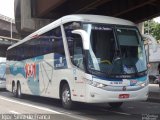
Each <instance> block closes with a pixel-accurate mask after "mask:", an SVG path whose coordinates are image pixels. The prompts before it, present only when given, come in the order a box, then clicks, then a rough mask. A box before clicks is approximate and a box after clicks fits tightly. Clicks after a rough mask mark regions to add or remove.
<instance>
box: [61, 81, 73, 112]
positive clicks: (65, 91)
mask: <svg viewBox="0 0 160 120" xmlns="http://www.w3.org/2000/svg"><path fill="white" fill-rule="evenodd" d="M61 99H62V105H63V107H64V108H66V109H71V108H72V107H73V102H72V100H71V92H70V88H69V85H68V84H64V85H63V87H62V93H61Z"/></svg>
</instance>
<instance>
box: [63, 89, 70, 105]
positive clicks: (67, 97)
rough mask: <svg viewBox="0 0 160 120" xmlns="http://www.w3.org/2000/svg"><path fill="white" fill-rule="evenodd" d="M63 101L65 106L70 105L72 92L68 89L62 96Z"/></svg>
mask: <svg viewBox="0 0 160 120" xmlns="http://www.w3.org/2000/svg"><path fill="white" fill-rule="evenodd" d="M62 100H63V102H64V103H65V104H68V103H69V102H70V100H71V98H70V92H69V90H68V89H65V90H64V92H63V94H62Z"/></svg>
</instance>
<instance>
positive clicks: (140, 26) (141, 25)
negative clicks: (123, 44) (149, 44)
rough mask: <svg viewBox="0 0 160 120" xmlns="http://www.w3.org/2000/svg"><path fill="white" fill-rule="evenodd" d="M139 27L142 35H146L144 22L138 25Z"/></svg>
mask: <svg viewBox="0 0 160 120" xmlns="http://www.w3.org/2000/svg"><path fill="white" fill-rule="evenodd" d="M137 27H138V29H139V31H140V33H141V34H144V23H143V22H142V23H138V24H137Z"/></svg>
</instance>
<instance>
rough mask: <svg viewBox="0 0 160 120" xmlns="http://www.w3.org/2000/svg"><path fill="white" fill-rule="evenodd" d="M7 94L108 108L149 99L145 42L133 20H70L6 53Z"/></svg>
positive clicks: (78, 17)
mask: <svg viewBox="0 0 160 120" xmlns="http://www.w3.org/2000/svg"><path fill="white" fill-rule="evenodd" d="M6 79H7V86H6V87H7V90H9V91H11V92H13V94H14V95H16V96H17V97H19V98H20V97H21V96H22V94H29V95H36V96H44V97H50V98H55V99H61V100H62V105H63V107H64V108H68V109H69V108H71V107H72V105H73V102H74V101H78V102H85V103H109V104H110V105H111V106H113V107H119V106H121V104H122V103H123V102H125V101H135V100H146V99H147V97H148V77H147V62H146V55H145V49H144V45H143V41H142V37H141V35H140V33H139V31H138V29H137V27H136V26H135V25H134V24H133V23H132V22H130V21H127V20H122V19H118V18H113V17H107V16H98V15H68V16H65V17H62V18H60V19H58V20H56V21H54V22H52V23H51V24H49V25H47V26H45V27H43V28H41V29H39V30H38V31H36V32H34V33H32V34H31V35H29V36H27V37H26V38H24V39H23V40H22V41H20V42H18V43H16V44H14V45H12V46H11V47H9V48H8V50H7V71H6Z"/></svg>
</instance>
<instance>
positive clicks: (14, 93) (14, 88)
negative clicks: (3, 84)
mask: <svg viewBox="0 0 160 120" xmlns="http://www.w3.org/2000/svg"><path fill="white" fill-rule="evenodd" d="M16 91H17V90H16V86H15V83H12V94H13V96H15V97H16Z"/></svg>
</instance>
